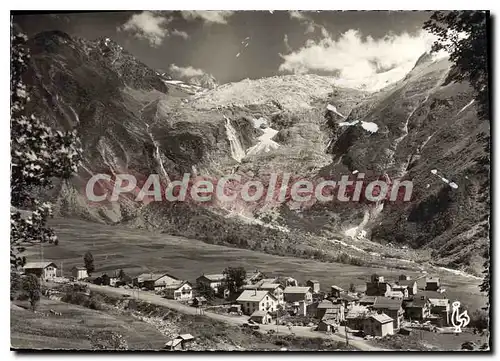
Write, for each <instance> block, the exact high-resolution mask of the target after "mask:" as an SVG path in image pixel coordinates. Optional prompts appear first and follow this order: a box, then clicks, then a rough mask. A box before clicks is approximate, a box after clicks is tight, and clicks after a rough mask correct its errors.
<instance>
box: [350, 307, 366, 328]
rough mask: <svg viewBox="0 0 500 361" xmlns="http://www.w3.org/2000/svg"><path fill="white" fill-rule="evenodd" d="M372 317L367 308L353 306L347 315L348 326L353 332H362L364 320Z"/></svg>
mask: <svg viewBox="0 0 500 361" xmlns="http://www.w3.org/2000/svg"><path fill="white" fill-rule="evenodd" d="M369 315H370V310H369V309H368V308H367V307H365V306H359V305H357V306H352V307H351V308H350V309H349V310H348V311H347V314H346V315H345V321H346V326H347V327H349V328H350V329H352V330H362V329H363V324H364V320H365V319H366V318H367V317H368V316H369Z"/></svg>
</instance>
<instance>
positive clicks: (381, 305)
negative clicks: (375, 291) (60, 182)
mask: <svg viewBox="0 0 500 361" xmlns="http://www.w3.org/2000/svg"><path fill="white" fill-rule="evenodd" d="M402 303H403V300H398V299H395V300H393V299H391V298H388V297H377V299H376V300H375V304H374V305H373V308H374V309H388V310H399V309H400V307H401V305H402Z"/></svg>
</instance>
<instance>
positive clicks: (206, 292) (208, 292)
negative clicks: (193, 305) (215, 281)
mask: <svg viewBox="0 0 500 361" xmlns="http://www.w3.org/2000/svg"><path fill="white" fill-rule="evenodd" d="M196 291H197V293H198V295H200V296H203V297H205V298H206V299H207V300H213V299H214V298H215V291H214V289H213V288H212V287H210V286H209V285H207V284H205V283H199V284H198V286H197V287H196Z"/></svg>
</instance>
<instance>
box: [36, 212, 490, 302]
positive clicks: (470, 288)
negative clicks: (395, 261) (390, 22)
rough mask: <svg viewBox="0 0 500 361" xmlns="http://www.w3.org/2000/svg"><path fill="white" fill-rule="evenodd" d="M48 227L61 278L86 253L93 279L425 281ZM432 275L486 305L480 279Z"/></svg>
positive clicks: (152, 236) (108, 229)
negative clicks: (162, 275) (234, 275)
mask: <svg viewBox="0 0 500 361" xmlns="http://www.w3.org/2000/svg"><path fill="white" fill-rule="evenodd" d="M52 226H53V227H54V229H55V231H56V233H57V235H58V237H59V239H60V242H59V245H57V246H54V245H44V246H43V257H44V259H46V260H51V261H53V262H55V263H56V264H57V265H58V266H59V267H60V266H61V262H62V266H63V269H64V274H65V275H66V276H69V274H70V270H71V268H72V267H73V266H76V265H79V266H81V265H83V255H84V254H85V252H87V251H91V252H92V254H93V256H94V264H95V267H96V272H95V274H96V275H100V274H102V273H103V272H107V273H108V274H112V273H113V272H115V271H116V272H118V270H120V269H123V270H124V271H125V272H126V273H127V274H129V275H131V276H134V275H137V274H140V273H143V272H156V271H165V272H168V273H171V274H173V275H174V276H176V277H178V278H181V279H185V280H188V281H191V282H194V281H195V279H196V278H197V277H199V276H200V275H201V274H203V273H221V272H222V271H223V270H224V268H225V267H228V266H233V267H234V266H243V267H244V268H245V269H246V270H247V271H253V270H255V269H258V270H260V271H261V272H264V273H267V274H269V275H273V276H292V277H294V278H296V279H297V280H298V281H299V282H305V281H306V280H308V279H317V280H318V281H319V282H320V284H321V286H322V287H323V289H328V288H329V287H330V285H337V286H340V287H342V288H344V289H347V288H348V287H349V285H350V284H351V283H353V284H354V285H355V286H356V289H357V291H364V290H365V282H366V281H367V280H368V279H369V277H370V275H371V274H372V273H377V274H379V275H381V276H385V277H386V279H389V280H391V279H396V278H397V277H398V276H399V275H400V274H401V273H405V274H408V275H409V276H411V277H412V278H414V279H417V278H420V280H419V281H418V286H419V288H420V287H423V286H424V282H425V273H420V272H414V271H413V272H412V271H402V270H400V269H388V268H375V267H362V266H353V265H347V264H340V263H324V262H319V261H315V260H308V259H300V258H293V257H281V256H275V255H269V254H266V253H260V252H256V251H250V250H245V249H238V248H231V247H225V246H219V245H212V244H207V243H204V242H202V241H198V240H193V239H188V238H183V237H176V236H171V235H167V234H161V233H154V232H150V231H146V230H137V229H130V228H125V227H122V226H110V225H104V224H96V223H90V222H85V221H81V220H75V219H68V218H64V219H54V220H53V221H52ZM38 247H39V246H36V248H30V249H29V251H27V252H26V257H27V259H28V260H36V259H40V256H41V249H39V248H38ZM432 275H434V276H436V275H437V276H439V277H440V278H441V283H442V285H443V287H444V288H446V292H447V294H448V296H449V297H450V301H451V302H453V300H454V299H457V300H460V302H461V303H462V304H463V305H465V306H467V307H468V308H469V309H470V310H476V309H479V308H481V307H483V306H484V305H485V304H486V297H485V296H484V295H482V294H481V293H480V292H479V284H480V282H481V280H478V279H476V278H471V277H464V276H462V275H457V274H453V273H451V272H447V271H444V270H436V271H433V272H432ZM422 277H423V278H422Z"/></svg>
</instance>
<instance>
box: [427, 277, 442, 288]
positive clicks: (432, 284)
mask: <svg viewBox="0 0 500 361" xmlns="http://www.w3.org/2000/svg"><path fill="white" fill-rule="evenodd" d="M439 287H440V284H439V278H438V277H427V278H426V279H425V290H426V291H437V290H438V289H439Z"/></svg>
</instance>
